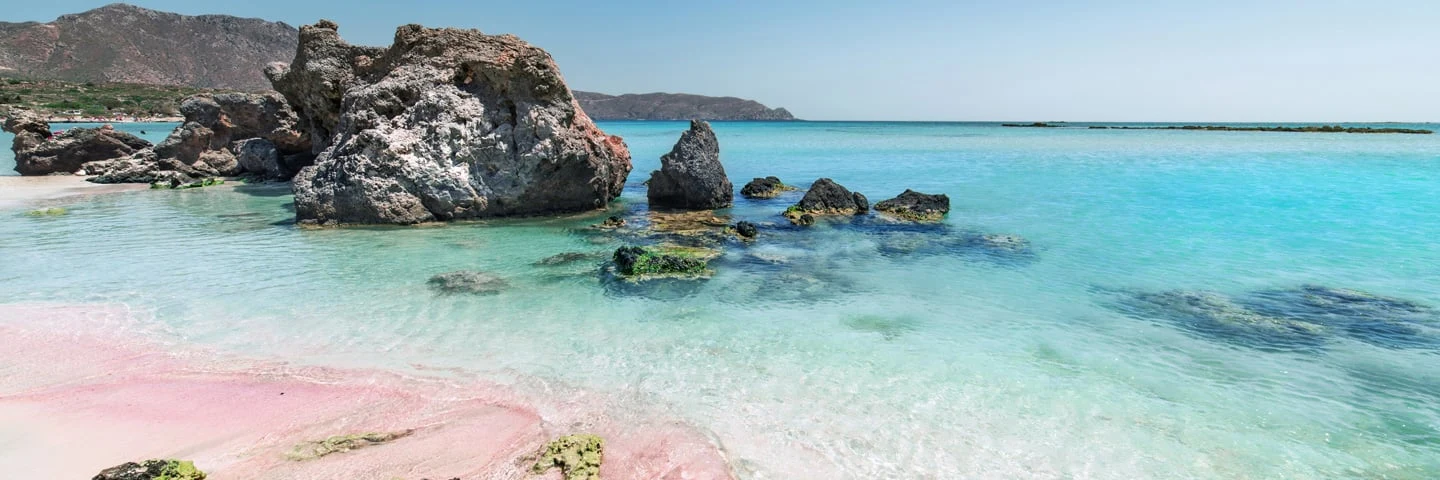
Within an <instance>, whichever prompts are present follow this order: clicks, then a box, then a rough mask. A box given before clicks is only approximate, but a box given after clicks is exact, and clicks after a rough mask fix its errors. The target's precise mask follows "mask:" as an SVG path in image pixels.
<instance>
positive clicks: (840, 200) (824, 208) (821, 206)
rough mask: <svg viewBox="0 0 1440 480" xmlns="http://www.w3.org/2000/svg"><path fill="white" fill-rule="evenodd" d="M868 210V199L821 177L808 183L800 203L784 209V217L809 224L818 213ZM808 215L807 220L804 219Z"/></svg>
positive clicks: (852, 212)
mask: <svg viewBox="0 0 1440 480" xmlns="http://www.w3.org/2000/svg"><path fill="white" fill-rule="evenodd" d="M869 210H870V201H869V200H867V199H866V198H865V196H864V195H861V194H859V193H856V192H851V191H850V190H848V189H846V188H845V187H844V186H841V185H840V184H838V183H835V181H834V180H831V179H828V178H821V179H819V180H816V181H815V183H813V184H811V185H810V190H809V191H807V192H805V197H804V198H801V199H800V203H798V204H795V205H793V206H791V207H790V208H789V209H786V210H785V218H788V219H790V221H791V222H792V223H795V224H797V225H810V224H813V223H814V217H816V216H819V215H861V214H864V213H865V212H868V211H869ZM805 215H810V217H811V219H810V221H809V222H805V221H804V217H805Z"/></svg>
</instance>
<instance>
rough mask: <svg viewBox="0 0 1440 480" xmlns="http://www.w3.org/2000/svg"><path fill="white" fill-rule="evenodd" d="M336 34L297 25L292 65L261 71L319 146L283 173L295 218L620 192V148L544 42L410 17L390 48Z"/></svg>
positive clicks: (465, 214) (374, 217) (543, 208)
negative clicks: (290, 186) (582, 104)
mask: <svg viewBox="0 0 1440 480" xmlns="http://www.w3.org/2000/svg"><path fill="white" fill-rule="evenodd" d="M337 28H338V27H337V26H336V25H335V24H334V23H333V22H329V21H322V22H320V23H317V24H316V25H309V26H305V27H301V29H300V45H299V49H298V52H297V54H296V56H295V60H294V62H293V63H291V64H290V65H288V66H287V65H284V64H272V65H270V66H269V67H267V68H266V72H265V73H266V76H267V77H269V78H270V80H271V83H272V85H273V86H274V87H275V90H277V91H279V92H280V93H282V94H284V95H285V98H286V99H287V100H289V103H290V105H291V106H292V107H293V108H294V109H295V110H296V112H297V113H298V114H299V115H300V117H301V118H302V119H303V120H304V121H306V122H308V126H309V129H310V138H311V140H312V142H313V143H314V151H317V152H319V155H318V157H317V158H316V159H315V165H314V166H313V167H310V168H306V169H303V170H302V171H301V172H300V174H299V175H297V176H296V177H295V179H294V189H295V214H296V219H297V220H298V221H299V222H300V223H315V224H365V223H392V224H412V223H420V222H427V221H435V220H457V219H471V218H487V217H500V216H513V215H539V214H551V213H564V212H577V211H585V210H593V209H597V208H604V207H606V206H607V205H609V203H610V201H611V200H613V199H615V198H616V197H618V196H619V195H620V192H621V190H622V189H623V188H624V184H625V177H626V175H627V174H628V173H629V172H630V153H629V150H628V149H626V147H625V144H624V142H623V141H622V140H621V139H620V138H619V137H614V136H609V135H606V134H605V133H604V132H602V131H600V129H599V128H597V127H596V126H595V124H594V122H591V121H590V119H589V118H588V117H586V116H585V112H583V111H582V110H580V108H579V107H578V106H577V104H576V101H575V98H574V96H573V95H572V94H571V92H570V89H569V88H567V87H566V86H565V82H564V80H563V79H562V77H561V75H560V71H559V68H558V67H556V65H555V62H554V60H552V59H551V57H550V54H548V53H546V52H545V51H544V50H541V49H540V48H537V47H535V46H532V45H530V44H528V43H525V42H524V41H522V40H520V39H518V38H516V37H514V36H510V35H485V34H483V33H480V32H479V31H476V30H460V29H430V28H425V27H421V26H419V25H406V26H402V27H400V28H399V29H397V30H396V32H395V42H394V44H393V45H391V46H390V47H389V48H388V49H379V48H368V47H354V46H351V45H349V44H347V43H345V42H344V41H342V40H341V39H340V36H339V33H337ZM342 98H343V99H344V101H343V102H342V101H341V99H342Z"/></svg>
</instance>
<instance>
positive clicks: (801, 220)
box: [790, 213, 815, 226]
mask: <svg viewBox="0 0 1440 480" xmlns="http://www.w3.org/2000/svg"><path fill="white" fill-rule="evenodd" d="M790 221H792V222H795V224H796V225H804V226H808V225H814V224H815V216H814V215H811V214H808V213H802V214H800V216H799V217H797V218H794V219H792V220H790Z"/></svg>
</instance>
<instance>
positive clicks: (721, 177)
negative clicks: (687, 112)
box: [647, 120, 735, 210]
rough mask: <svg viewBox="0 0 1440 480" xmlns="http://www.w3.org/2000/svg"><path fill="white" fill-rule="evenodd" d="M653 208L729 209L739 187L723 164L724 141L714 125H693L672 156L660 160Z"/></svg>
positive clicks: (654, 179)
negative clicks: (721, 150)
mask: <svg viewBox="0 0 1440 480" xmlns="http://www.w3.org/2000/svg"><path fill="white" fill-rule="evenodd" d="M649 185H650V190H649V192H647V196H648V197H649V199H650V206H652V207H661V208H675V209H682V210H714V209H717V208H725V207H729V206H730V205H731V204H732V203H733V202H734V200H735V187H734V186H733V185H731V184H730V179H729V178H728V177H726V176H725V167H724V166H723V165H721V164H720V141H719V140H717V139H716V138H715V131H714V130H712V129H711V128H710V123H708V122H705V121H702V120H693V121H691V122H690V129H689V130H686V131H685V133H682V134H680V141H678V142H676V143H675V147H674V148H672V149H671V150H670V153H667V154H665V155H664V156H662V157H660V169H659V170H656V171H654V172H653V173H651V174H650V182H649Z"/></svg>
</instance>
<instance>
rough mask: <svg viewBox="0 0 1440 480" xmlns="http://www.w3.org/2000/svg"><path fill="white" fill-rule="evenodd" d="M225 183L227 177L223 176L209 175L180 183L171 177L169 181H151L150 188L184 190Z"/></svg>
mask: <svg viewBox="0 0 1440 480" xmlns="http://www.w3.org/2000/svg"><path fill="white" fill-rule="evenodd" d="M224 184H225V179H223V178H218V177H207V178H203V179H200V180H196V181H193V182H190V183H180V182H179V181H178V180H175V179H171V180H168V181H158V182H151V183H150V189H151V190H184V189H188V188H202V187H213V186H215V185H224Z"/></svg>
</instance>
